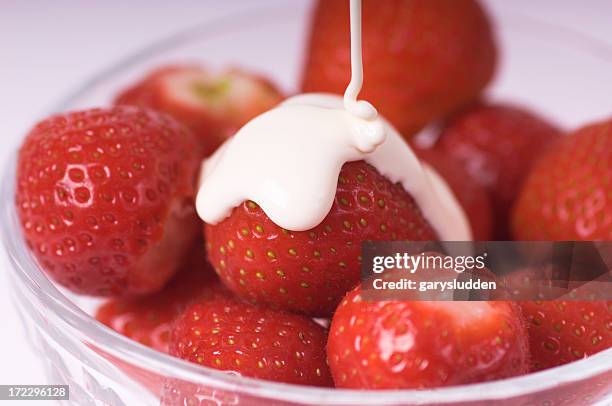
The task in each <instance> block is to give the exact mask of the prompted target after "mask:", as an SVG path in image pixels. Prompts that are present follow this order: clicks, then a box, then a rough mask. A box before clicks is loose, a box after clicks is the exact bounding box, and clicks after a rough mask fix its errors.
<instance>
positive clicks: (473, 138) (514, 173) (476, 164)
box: [436, 104, 560, 240]
mask: <svg viewBox="0 0 612 406" xmlns="http://www.w3.org/2000/svg"><path fill="white" fill-rule="evenodd" d="M559 138H560V133H559V130H558V129H557V128H555V127H554V126H552V125H551V124H549V123H547V122H546V121H544V120H543V119H541V118H539V117H537V116H535V115H534V114H532V113H530V112H528V111H526V110H523V109H520V108H517V107H512V106H509V105H502V104H498V105H495V104H493V105H482V104H479V105H476V106H475V107H473V108H471V109H468V110H466V111H465V112H463V113H462V114H459V115H458V116H456V117H455V118H454V119H453V120H452V121H451V122H450V123H449V124H448V127H447V128H446V129H445V130H444V131H443V133H442V135H441V136H440V138H439V140H438V143H437V144H436V149H437V150H438V151H440V152H441V153H442V154H445V155H446V156H448V157H452V158H454V159H456V160H457V161H458V162H460V163H461V165H462V166H463V167H464V168H465V169H466V171H467V172H468V173H469V174H470V175H471V177H472V178H473V179H475V180H476V182H477V183H478V184H480V185H481V186H483V187H485V188H486V189H487V190H488V192H489V193H490V196H491V202H492V204H493V212H494V215H495V233H494V234H495V237H496V238H497V239H500V240H505V239H509V235H508V234H509V230H508V227H509V225H508V220H507V219H508V217H509V215H510V207H511V205H512V203H513V202H514V200H515V198H516V195H517V194H518V192H519V190H520V187H521V184H522V182H523V180H524V178H525V176H526V175H527V173H528V172H529V168H530V167H531V165H532V164H533V162H534V161H535V160H536V159H537V158H538V157H539V156H540V155H541V154H542V152H543V151H544V150H545V149H546V148H548V147H549V146H550V144H551V143H553V142H554V141H557V140H558V139H559Z"/></svg>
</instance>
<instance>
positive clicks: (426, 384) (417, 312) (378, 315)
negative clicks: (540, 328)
mask: <svg viewBox="0 0 612 406" xmlns="http://www.w3.org/2000/svg"><path fill="white" fill-rule="evenodd" d="M328 340H329V341H328V344H327V356H328V360H329V366H330V370H331V373H332V376H333V378H334V382H335V384H336V387H340V388H358V389H402V388H434V387H440V386H450V385H460V384H467V383H474V382H484V381H489V380H494V379H501V378H507V377H511V376H516V375H520V374H523V373H526V372H527V371H528V369H529V354H528V352H529V351H528V344H527V333H526V331H525V326H524V321H523V320H522V319H521V317H520V310H519V308H518V306H517V305H516V304H515V303H512V302H502V301H499V302H443V301H399V300H395V301H366V300H363V299H362V291H361V287H358V288H356V289H355V290H353V291H351V292H349V294H348V295H347V296H346V297H345V299H344V300H343V301H342V303H341V304H340V306H338V309H337V310H336V313H335V314H334V317H333V319H332V324H331V328H330V334H329V338H328Z"/></svg>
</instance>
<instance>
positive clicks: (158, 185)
mask: <svg viewBox="0 0 612 406" xmlns="http://www.w3.org/2000/svg"><path fill="white" fill-rule="evenodd" d="M193 145H194V143H193V139H192V135H191V133H190V132H189V131H188V130H187V129H185V128H184V127H182V126H181V125H179V124H178V123H177V122H176V121H174V120H173V119H171V118H170V117H167V116H164V115H161V114H159V113H156V112H153V111H147V110H140V109H137V108H134V107H116V108H111V109H93V110H86V111H81V112H73V113H68V114H63V115H58V116H54V117H51V118H49V119H46V120H44V121H42V122H41V123H39V124H38V125H37V126H36V127H34V129H32V131H31V132H30V133H29V134H28V136H27V137H26V139H25V140H24V142H23V145H22V146H21V149H20V151H19V158H18V163H17V191H16V194H17V196H16V204H17V209H18V212H19V217H20V219H21V224H22V227H23V231H24V234H25V239H26V241H27V244H28V246H29V247H30V249H31V250H32V252H33V253H34V255H35V256H36V257H37V258H38V260H39V262H40V264H41V265H42V267H43V268H44V269H45V271H47V272H48V273H49V275H50V276H51V277H53V278H54V279H55V280H56V281H57V282H59V283H60V284H62V285H64V286H66V287H68V288H70V289H71V290H73V291H75V292H77V293H85V294H90V295H102V296H109V295H134V294H145V293H151V292H155V291H157V290H159V289H161V288H162V287H163V286H164V285H165V284H166V282H167V281H168V280H169V279H170V278H171V277H172V275H174V273H175V272H176V270H177V268H178V264H179V263H180V259H181V258H182V257H183V256H184V254H185V253H186V252H187V250H188V249H189V247H190V246H191V244H192V242H193V240H194V238H195V236H196V233H197V228H198V224H199V222H198V220H197V218H196V216H195V211H194V209H193V198H194V193H195V191H194V183H195V177H196V174H197V170H198V166H199V162H198V160H197V159H196V157H195V156H194V154H193V149H194V148H193Z"/></svg>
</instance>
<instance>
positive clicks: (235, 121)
mask: <svg viewBox="0 0 612 406" xmlns="http://www.w3.org/2000/svg"><path fill="white" fill-rule="evenodd" d="M282 98H283V96H282V95H281V93H280V92H279V90H278V89H277V88H276V86H275V85H273V84H272V82H270V81H269V80H267V79H265V78H263V77H261V76H257V75H254V74H252V73H249V72H245V71H243V70H239V69H228V70H224V71H220V72H213V71H210V70H208V69H205V68H203V67H199V66H166V67H162V68H158V69H156V70H154V71H153V72H151V73H150V74H149V75H147V76H146V77H145V78H144V79H143V80H142V81H141V82H139V83H136V84H135V85H134V86H133V87H131V88H129V89H126V90H125V91H123V92H122V93H121V94H119V95H118V96H117V98H116V100H115V103H116V104H130V105H137V106H141V107H149V108H153V109H156V110H159V111H163V112H165V113H168V114H170V115H172V116H173V117H175V118H176V119H177V120H179V121H181V122H182V123H184V124H185V125H186V126H188V127H189V128H191V129H192V130H193V132H194V134H195V135H196V136H197V137H198V139H199V141H200V145H201V147H202V148H203V156H208V155H210V154H211V153H212V152H213V151H214V150H215V149H216V148H217V147H218V146H219V145H221V143H223V141H224V140H225V139H226V138H227V137H229V136H230V135H233V133H234V132H236V130H238V129H239V128H240V127H242V126H243V125H244V124H246V122H247V121H249V120H251V119H252V118H254V117H255V116H257V115H259V114H261V113H263V112H264V111H266V110H269V109H270V108H272V107H274V106H275V105H276V104H277V103H279V102H280V101H281V100H282Z"/></svg>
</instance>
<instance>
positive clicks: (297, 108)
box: [196, 0, 472, 241]
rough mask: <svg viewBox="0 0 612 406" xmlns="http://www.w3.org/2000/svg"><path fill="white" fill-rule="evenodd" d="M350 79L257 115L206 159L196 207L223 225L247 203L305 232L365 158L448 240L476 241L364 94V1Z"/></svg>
mask: <svg viewBox="0 0 612 406" xmlns="http://www.w3.org/2000/svg"><path fill="white" fill-rule="evenodd" d="M351 54H352V58H351V63H352V75H351V82H350V84H349V86H348V88H347V90H346V93H345V95H344V99H343V98H342V97H340V96H337V95H332V94H303V95H298V96H295V97H292V98H290V99H288V100H286V101H285V102H284V103H282V104H280V105H279V106H277V107H276V108H274V109H272V110H270V111H268V112H266V113H263V114H261V115H260V116H258V117H256V118H254V119H253V120H251V121H250V122H249V123H247V124H246V125H245V126H244V127H242V128H241V129H240V130H239V131H238V132H237V133H236V134H235V135H234V136H233V137H232V138H230V139H229V140H227V141H226V142H225V143H224V144H223V145H222V146H221V147H220V148H219V149H218V150H217V151H216V152H215V154H213V156H212V157H211V158H210V159H208V160H207V161H205V162H204V164H203V167H202V173H201V177H200V189H199V192H198V196H197V201H196V208H197V212H198V214H199V216H200V217H201V218H202V219H203V220H204V221H205V222H207V223H210V224H216V223H218V222H220V221H222V220H223V219H224V218H225V217H227V216H229V215H230V213H231V211H232V209H233V208H234V207H236V206H238V205H239V204H241V203H242V202H244V201H245V200H252V201H254V202H256V203H257V204H259V206H260V207H261V208H262V210H263V211H264V212H265V213H266V215H267V216H268V217H269V218H270V219H271V220H272V221H273V222H274V223H276V224H277V225H279V226H280V227H283V228H285V229H287V230H292V231H305V230H309V229H312V228H314V227H315V226H317V225H318V224H320V223H321V222H322V221H323V219H324V218H325V217H326V216H327V214H328V213H329V211H330V210H331V207H332V204H333V202H334V197H335V194H336V188H337V182H338V176H339V174H340V169H341V168H342V166H343V165H344V164H345V163H346V162H351V161H359V160H364V161H366V162H367V163H369V164H370V165H372V166H373V167H375V168H376V169H377V170H378V171H379V172H380V173H381V174H382V175H383V176H385V177H387V178H388V179H389V180H390V181H392V182H399V183H401V184H402V186H403V187H404V188H405V190H406V191H407V192H408V193H410V194H411V195H412V196H413V198H414V199H415V201H416V203H417V204H418V206H419V207H420V209H421V211H422V212H423V215H424V216H425V218H426V219H427V220H428V221H429V222H430V224H431V225H432V227H433V228H434V230H435V231H436V232H437V234H438V236H439V238H440V239H441V240H446V241H453V240H458V241H461V240H471V238H472V233H471V230H470V225H469V222H468V220H467V217H466V215H465V213H464V211H463V209H462V208H461V206H460V205H459V203H458V202H457V200H456V199H455V197H454V195H453V193H452V192H451V191H450V188H449V187H448V185H446V183H445V182H444V180H442V178H441V177H440V176H439V175H438V174H437V173H435V171H434V170H433V169H431V168H430V167H428V166H427V165H425V164H422V163H421V162H420V161H419V159H418V158H417V157H416V155H415V154H414V152H413V151H412V150H411V148H410V147H409V145H408V144H407V143H406V142H405V141H404V140H403V138H402V137H401V136H400V134H399V133H398V132H397V131H396V130H395V129H394V128H393V127H392V126H391V125H390V124H389V123H388V122H387V121H386V120H385V119H384V118H382V117H380V116H379V115H378V113H377V111H376V109H375V108H374V107H373V106H372V105H371V104H370V103H368V102H366V101H363V100H358V99H357V96H358V94H359V91H360V89H361V85H362V82H363V67H362V61H361V2H360V0H351Z"/></svg>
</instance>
